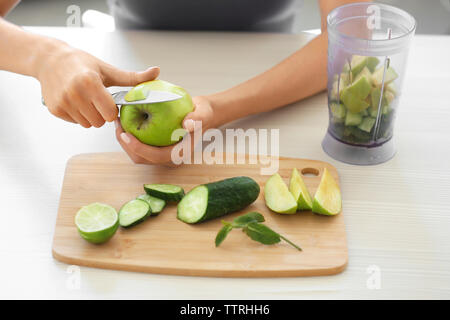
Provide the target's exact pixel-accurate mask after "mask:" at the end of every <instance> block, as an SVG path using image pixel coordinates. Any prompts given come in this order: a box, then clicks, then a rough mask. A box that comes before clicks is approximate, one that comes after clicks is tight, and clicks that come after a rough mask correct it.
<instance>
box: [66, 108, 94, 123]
mask: <svg viewBox="0 0 450 320" xmlns="http://www.w3.org/2000/svg"><path fill="white" fill-rule="evenodd" d="M68 114H69V115H70V117H71V118H72V119H73V120H75V122H76V123H79V124H80V125H81V126H82V127H84V128H90V127H92V125H91V124H90V122H89V121H87V119H86V118H85V117H84V116H83V115H82V114H81V113H80V112H79V111H78V110H74V109H72V110H70V111H68Z"/></svg>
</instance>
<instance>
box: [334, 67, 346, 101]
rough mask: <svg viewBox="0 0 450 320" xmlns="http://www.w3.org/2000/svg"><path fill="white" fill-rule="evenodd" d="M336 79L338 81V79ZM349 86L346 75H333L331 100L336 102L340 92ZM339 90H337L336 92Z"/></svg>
mask: <svg viewBox="0 0 450 320" xmlns="http://www.w3.org/2000/svg"><path fill="white" fill-rule="evenodd" d="M338 77H339V78H340V79H338ZM348 84H349V78H348V73H341V74H340V75H339V76H338V75H337V74H335V75H334V78H333V85H332V88H331V98H332V99H333V100H336V101H338V100H339V97H340V95H341V93H342V90H344V88H345V87H346V86H347V85H348ZM338 89H339V90H338Z"/></svg>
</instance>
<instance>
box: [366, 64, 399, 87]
mask: <svg viewBox="0 0 450 320" xmlns="http://www.w3.org/2000/svg"><path fill="white" fill-rule="evenodd" d="M383 73H384V66H381V67H380V68H378V69H377V70H375V72H374V73H373V74H372V82H373V84H374V85H375V86H377V87H381V83H382V82H383ZM397 77H398V74H397V72H395V70H394V69H393V68H391V67H389V68H387V69H386V74H385V75H384V85H387V84H389V83H391V82H392V81H394V80H395V79H397Z"/></svg>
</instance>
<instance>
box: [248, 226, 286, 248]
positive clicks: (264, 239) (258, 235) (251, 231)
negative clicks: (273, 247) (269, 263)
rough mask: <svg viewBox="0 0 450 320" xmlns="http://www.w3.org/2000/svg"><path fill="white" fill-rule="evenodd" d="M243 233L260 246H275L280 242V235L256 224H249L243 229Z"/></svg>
mask: <svg viewBox="0 0 450 320" xmlns="http://www.w3.org/2000/svg"><path fill="white" fill-rule="evenodd" d="M244 232H245V233H246V234H247V235H248V236H249V237H250V238H251V239H252V240H255V241H258V242H260V243H262V244H275V243H278V242H280V241H281V239H280V235H279V234H278V233H276V232H275V231H273V230H272V229H270V228H269V227H267V226H265V225H263V224H260V223H258V222H250V223H249V224H247V226H246V227H244Z"/></svg>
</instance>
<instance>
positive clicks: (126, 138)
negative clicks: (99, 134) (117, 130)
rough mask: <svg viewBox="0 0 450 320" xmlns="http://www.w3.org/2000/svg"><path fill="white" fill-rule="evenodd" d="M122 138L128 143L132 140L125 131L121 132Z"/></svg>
mask: <svg viewBox="0 0 450 320" xmlns="http://www.w3.org/2000/svg"><path fill="white" fill-rule="evenodd" d="M120 138H121V139H122V140H123V142H125V143H126V144H129V143H130V142H131V140H130V137H129V136H128V135H127V134H126V133H125V132H122V133H121V134H120Z"/></svg>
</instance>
